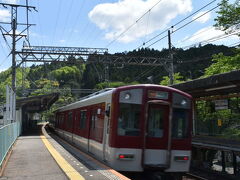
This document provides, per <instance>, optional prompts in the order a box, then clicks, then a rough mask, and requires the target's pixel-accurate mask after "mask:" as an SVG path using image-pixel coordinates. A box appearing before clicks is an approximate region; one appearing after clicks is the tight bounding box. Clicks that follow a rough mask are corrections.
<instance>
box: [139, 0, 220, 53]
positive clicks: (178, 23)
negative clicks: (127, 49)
mask: <svg viewBox="0 0 240 180" xmlns="http://www.w3.org/2000/svg"><path fill="white" fill-rule="evenodd" d="M215 1H216V0H213V1H211V2H209V3H208V4H206V5H205V6H203V7H201V8H200V9H198V10H197V11H195V12H193V13H192V14H190V15H188V16H187V17H185V18H183V19H182V20H180V21H178V22H177V23H175V24H174V25H172V26H171V27H168V28H167V29H165V30H164V31H162V32H161V33H159V34H157V35H155V36H154V37H152V38H151V39H149V40H148V41H146V42H144V43H143V44H142V45H140V46H139V47H137V48H136V49H139V48H141V47H142V46H144V45H145V44H147V43H149V42H151V41H153V40H154V39H156V38H157V37H159V36H161V35H162V34H164V33H166V32H167V31H168V30H170V29H171V28H172V27H175V26H177V25H179V24H180V23H182V22H184V21H185V20H187V19H188V18H190V17H192V16H193V15H195V14H196V13H198V12H199V11H201V10H203V9H205V8H206V7H208V6H209V5H211V4H212V3H214V2H215ZM218 6H219V5H218ZM166 37H167V36H164V37H163V38H160V39H159V41H160V40H162V39H164V38H166ZM157 42H158V41H157ZM153 44H155V43H152V44H151V45H149V46H148V47H150V46H152V45H153Z"/></svg>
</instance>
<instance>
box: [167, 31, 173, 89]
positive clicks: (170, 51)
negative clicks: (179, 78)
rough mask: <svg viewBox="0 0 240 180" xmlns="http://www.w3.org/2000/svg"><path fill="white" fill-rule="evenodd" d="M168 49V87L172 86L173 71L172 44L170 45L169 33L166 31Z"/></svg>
mask: <svg viewBox="0 0 240 180" xmlns="http://www.w3.org/2000/svg"><path fill="white" fill-rule="evenodd" d="M168 48H169V55H170V67H169V71H168V72H169V79H170V85H172V84H173V81H174V69H173V53H172V43H171V32H170V30H168Z"/></svg>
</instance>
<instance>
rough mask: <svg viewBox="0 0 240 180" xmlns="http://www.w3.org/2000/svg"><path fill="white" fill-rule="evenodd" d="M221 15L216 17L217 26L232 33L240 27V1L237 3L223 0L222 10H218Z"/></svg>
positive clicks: (237, 0)
mask: <svg viewBox="0 0 240 180" xmlns="http://www.w3.org/2000/svg"><path fill="white" fill-rule="evenodd" d="M217 13H218V14H219V16H217V18H215V19H214V20H215V21H216V24H215V27H218V28H219V29H221V30H224V31H226V32H227V33H231V32H232V31H236V30H238V29H239V23H240V3H239V0H236V1H235V3H233V4H230V3H229V2H228V0H222V2H221V4H220V10H219V11H218V12H217Z"/></svg>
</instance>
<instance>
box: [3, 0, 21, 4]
mask: <svg viewBox="0 0 240 180" xmlns="http://www.w3.org/2000/svg"><path fill="white" fill-rule="evenodd" d="M3 2H5V3H9V4H17V2H18V0H3Z"/></svg>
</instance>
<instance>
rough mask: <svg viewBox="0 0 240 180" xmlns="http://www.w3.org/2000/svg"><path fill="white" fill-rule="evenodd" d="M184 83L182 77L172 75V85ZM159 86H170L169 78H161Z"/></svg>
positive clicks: (178, 74) (177, 74)
mask: <svg viewBox="0 0 240 180" xmlns="http://www.w3.org/2000/svg"><path fill="white" fill-rule="evenodd" d="M181 82H184V80H183V76H181V75H180V73H174V81H173V83H174V84H178V83H181ZM160 84H161V85H164V86H169V85H170V78H169V77H168V76H163V80H162V81H161V82H160Z"/></svg>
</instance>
